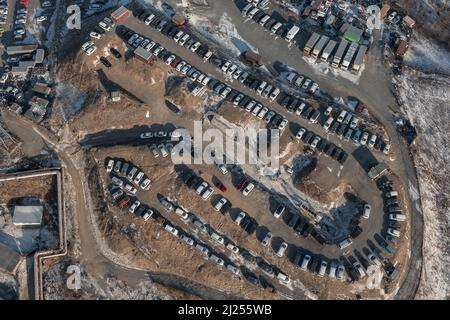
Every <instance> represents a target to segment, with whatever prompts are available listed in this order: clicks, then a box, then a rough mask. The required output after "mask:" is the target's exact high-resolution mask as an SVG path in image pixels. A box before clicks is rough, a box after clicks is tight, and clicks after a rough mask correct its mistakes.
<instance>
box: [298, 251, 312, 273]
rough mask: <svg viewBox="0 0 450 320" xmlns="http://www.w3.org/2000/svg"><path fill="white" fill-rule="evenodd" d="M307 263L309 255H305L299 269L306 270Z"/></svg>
mask: <svg viewBox="0 0 450 320" xmlns="http://www.w3.org/2000/svg"><path fill="white" fill-rule="evenodd" d="M309 261H311V256H310V255H309V254H305V256H304V257H303V260H302V264H301V265H300V268H302V269H303V270H306V269H307V268H308V264H309Z"/></svg>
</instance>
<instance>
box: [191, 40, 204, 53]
mask: <svg viewBox="0 0 450 320" xmlns="http://www.w3.org/2000/svg"><path fill="white" fill-rule="evenodd" d="M201 45H202V44H201V43H200V42H198V41H197V42H196V43H194V44H193V45H192V47H190V50H191V51H192V52H195V51H197V49H198V48H200V46H201Z"/></svg>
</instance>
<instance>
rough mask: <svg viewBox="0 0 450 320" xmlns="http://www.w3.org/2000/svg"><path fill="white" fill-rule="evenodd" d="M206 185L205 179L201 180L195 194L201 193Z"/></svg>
mask: <svg viewBox="0 0 450 320" xmlns="http://www.w3.org/2000/svg"><path fill="white" fill-rule="evenodd" d="M207 187H208V183H207V182H206V181H203V182H202V184H200V185H199V186H198V188H197V190H196V191H197V194H202V192H203V191H204V190H205V189H206V188H207Z"/></svg>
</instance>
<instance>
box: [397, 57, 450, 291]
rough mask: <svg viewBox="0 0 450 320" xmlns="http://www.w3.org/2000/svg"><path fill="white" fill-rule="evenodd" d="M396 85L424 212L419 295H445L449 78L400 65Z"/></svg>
mask: <svg viewBox="0 0 450 320" xmlns="http://www.w3.org/2000/svg"><path fill="white" fill-rule="evenodd" d="M436 59H439V58H438V57H437V56H434V57H431V58H430V60H435V61H438V60H436ZM446 61H447V62H448V58H447V60H446ZM398 84H399V87H400V95H401V97H402V99H403V101H405V105H404V111H405V113H406V115H407V116H408V118H409V120H410V121H411V123H412V124H413V125H414V126H415V127H416V129H417V131H418V137H417V139H416V141H415V143H414V145H413V153H414V154H415V155H414V159H415V165H416V167H417V174H418V179H419V184H420V194H421V200H422V211H423V215H424V238H423V240H424V243H423V269H422V278H421V282H420V286H419V291H418V297H419V298H423V299H446V298H449V296H450V255H449V254H448V252H449V248H450V210H449V206H448V205H449V203H450V198H449V195H450V183H449V180H448V176H449V167H450V166H449V162H448V161H449V159H450V154H449V148H448V146H449V135H448V133H449V131H450V109H449V105H450V90H449V88H450V79H449V78H445V77H441V76H436V75H429V74H424V73H420V72H417V71H414V70H410V69H408V68H405V72H404V75H403V77H402V78H400V79H399V80H398ZM414 149H415V150H414Z"/></svg>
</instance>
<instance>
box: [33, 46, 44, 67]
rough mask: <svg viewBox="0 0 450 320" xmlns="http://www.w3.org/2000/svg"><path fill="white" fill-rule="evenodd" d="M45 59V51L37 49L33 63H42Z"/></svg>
mask: <svg viewBox="0 0 450 320" xmlns="http://www.w3.org/2000/svg"><path fill="white" fill-rule="evenodd" d="M44 57H45V50H44V49H37V50H36V53H35V54H34V62H35V63H36V64H38V63H42V62H44Z"/></svg>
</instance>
